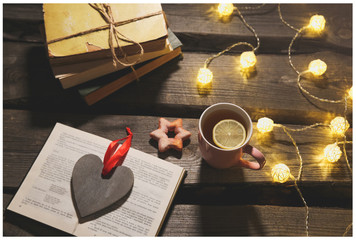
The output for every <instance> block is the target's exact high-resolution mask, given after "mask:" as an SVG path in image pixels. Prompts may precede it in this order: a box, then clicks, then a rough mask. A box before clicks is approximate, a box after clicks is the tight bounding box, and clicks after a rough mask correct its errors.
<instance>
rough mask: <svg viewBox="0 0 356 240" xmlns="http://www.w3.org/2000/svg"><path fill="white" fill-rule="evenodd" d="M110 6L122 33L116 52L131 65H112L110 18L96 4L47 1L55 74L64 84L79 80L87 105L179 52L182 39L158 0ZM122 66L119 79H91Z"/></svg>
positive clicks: (48, 35) (49, 44)
mask: <svg viewBox="0 0 356 240" xmlns="http://www.w3.org/2000/svg"><path fill="white" fill-rule="evenodd" d="M110 8H111V16H112V18H113V19H114V24H115V27H116V29H117V31H118V32H119V33H120V38H119V41H118V44H117V43H116V42H115V41H114V47H115V50H116V51H115V52H116V55H117V57H118V58H119V60H120V62H123V63H133V62H135V65H133V66H132V67H128V66H127V65H126V64H120V63H117V64H116V66H115V65H114V63H113V56H112V53H111V49H110V46H109V35H110V34H111V33H110V31H109V28H110V24H109V23H108V22H107V21H105V19H104V18H103V16H102V15H103V14H102V13H100V12H99V11H97V10H96V9H95V8H94V7H93V6H92V5H90V4H43V11H44V23H45V25H44V35H45V37H46V44H47V48H48V56H49V62H50V65H51V68H52V71H53V74H54V76H55V78H57V79H58V80H59V82H60V83H61V85H62V87H63V88H64V89H67V88H71V87H74V86H77V88H78V89H79V93H80V94H81V95H82V97H83V98H84V100H85V101H86V103H87V104H88V105H92V104H94V103H96V102H98V101H99V100H101V99H103V98H104V97H106V96H108V95H110V94H111V93H113V92H115V91H116V90H118V89H120V88H121V87H123V86H125V85H126V84H128V83H130V82H132V81H134V80H135V79H138V78H140V77H142V76H144V75H145V74H147V73H149V72H151V71H152V70H154V69H156V68H158V67H160V66H161V65H163V64H165V63H167V62H168V61H170V60H172V59H174V58H176V57H178V56H180V55H181V48H180V46H181V45H182V44H181V42H180V41H179V40H178V38H177V37H176V36H175V35H174V34H173V32H172V31H171V30H170V29H169V28H168V26H167V22H166V19H165V16H164V12H163V11H162V7H161V5H160V4H110ZM139 45H141V47H142V49H143V54H142V52H141V51H140V50H141V48H140V46H139ZM138 59H139V61H137V60H138ZM123 69H126V71H127V69H130V70H129V71H128V72H125V73H126V74H124V75H123V74H119V75H120V76H121V77H118V78H117V79H114V80H112V79H111V80H110V81H109V82H108V81H96V82H95V81H92V80H94V79H98V78H100V79H103V76H107V75H108V74H111V73H114V72H118V71H120V70H123ZM89 81H90V82H91V84H88V82H89ZM92 82H94V84H93V83H92Z"/></svg>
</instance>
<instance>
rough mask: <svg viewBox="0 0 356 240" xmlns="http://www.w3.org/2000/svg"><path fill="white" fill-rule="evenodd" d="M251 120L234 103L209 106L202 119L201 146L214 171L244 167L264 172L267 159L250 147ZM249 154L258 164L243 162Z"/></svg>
mask: <svg viewBox="0 0 356 240" xmlns="http://www.w3.org/2000/svg"><path fill="white" fill-rule="evenodd" d="M252 131H253V127H252V121H251V118H250V116H249V115H248V114H247V112H246V111H245V110H243V109H242V108H241V107H239V106H237V105H234V104H232V103H217V104H214V105H212V106H210V107H208V108H207V109H206V110H205V111H204V112H203V113H202V115H201V116H200V119H199V135H198V140H199V147H200V151H201V153H202V157H203V158H204V160H205V161H206V162H207V163H208V164H209V165H211V166H212V167H215V168H229V167H232V166H241V167H246V168H250V169H255V170H257V169H261V168H262V167H263V166H264V164H265V161H266V160H265V157H264V156H263V154H262V153H261V152H260V151H259V150H258V149H256V148H254V147H252V146H251V145H249V141H250V139H251V136H252ZM243 153H247V154H250V155H251V156H253V157H254V158H255V159H256V160H257V162H251V161H247V160H244V159H242V155H243Z"/></svg>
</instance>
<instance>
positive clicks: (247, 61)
mask: <svg viewBox="0 0 356 240" xmlns="http://www.w3.org/2000/svg"><path fill="white" fill-rule="evenodd" d="M256 62H257V58H256V55H255V53H254V52H253V51H246V52H243V53H242V54H241V56H240V64H241V69H242V70H245V71H246V70H250V69H252V68H254V66H255V64H256Z"/></svg>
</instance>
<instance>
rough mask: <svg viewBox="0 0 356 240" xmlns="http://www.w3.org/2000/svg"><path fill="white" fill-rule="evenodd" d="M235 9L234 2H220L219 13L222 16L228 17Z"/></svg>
mask: <svg viewBox="0 0 356 240" xmlns="http://www.w3.org/2000/svg"><path fill="white" fill-rule="evenodd" d="M233 11H234V5H233V4H232V3H220V4H219V5H218V13H219V15H220V17H228V16H230V15H231V14H232V13H233Z"/></svg>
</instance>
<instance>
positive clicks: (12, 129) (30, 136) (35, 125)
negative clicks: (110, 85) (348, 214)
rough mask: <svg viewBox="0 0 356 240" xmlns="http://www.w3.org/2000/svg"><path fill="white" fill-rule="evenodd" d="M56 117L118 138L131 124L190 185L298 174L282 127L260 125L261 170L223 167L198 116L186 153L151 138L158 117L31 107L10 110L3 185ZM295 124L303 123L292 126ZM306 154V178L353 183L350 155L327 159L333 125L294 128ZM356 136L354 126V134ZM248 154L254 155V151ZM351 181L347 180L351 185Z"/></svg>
mask: <svg viewBox="0 0 356 240" xmlns="http://www.w3.org/2000/svg"><path fill="white" fill-rule="evenodd" d="M168 119H170V120H173V119H171V118H168ZM56 122H61V123H64V124H67V125H69V126H72V127H75V128H78V129H81V130H84V131H87V132H90V133H93V134H96V135H99V136H102V137H106V138H108V139H112V140H114V139H118V138H120V137H123V136H126V133H125V127H126V126H129V127H130V128H131V130H132V132H133V133H134V138H133V143H132V146H133V147H134V148H136V149H138V150H141V151H144V152H146V153H149V154H152V155H154V156H157V157H159V158H161V159H163V160H165V161H170V162H172V163H175V164H178V165H180V166H182V167H184V168H185V169H186V170H187V171H188V175H187V177H186V179H185V184H192V185H194V184H200V185H202V186H204V184H210V185H219V184H220V185H223V184H232V185H234V184H237V185H238V184H240V183H263V184H269V185H270V184H272V183H271V176H270V171H271V168H272V167H273V166H274V164H276V163H281V162H282V163H285V164H287V165H288V166H289V167H290V169H291V173H292V174H293V175H294V176H297V175H298V169H299V160H298V158H297V156H296V153H295V149H294V146H293V145H292V143H291V141H290V140H289V138H288V136H287V135H286V134H285V133H284V132H283V130H282V129H281V128H275V130H274V131H273V132H272V134H269V135H267V136H263V135H261V134H259V133H258V132H257V131H256V129H255V134H254V135H253V137H252V139H251V142H250V143H251V144H252V145H254V146H256V147H257V148H259V149H260V150H261V151H262V152H263V153H264V154H265V156H266V158H267V164H266V166H265V168H264V169H263V170H261V171H252V170H247V169H240V168H231V169H226V170H217V169H213V168H211V167H210V166H208V165H207V164H206V163H205V162H204V161H203V159H202V158H201V154H200V150H199V146H198V141H197V132H198V129H197V128H198V120H197V119H184V120H183V126H184V128H186V129H187V130H189V131H191V133H192V137H191V138H190V140H188V141H186V142H185V144H184V148H183V151H182V152H181V153H179V152H176V151H174V150H170V151H167V152H165V153H159V152H158V150H157V142H156V141H154V140H152V139H150V137H149V133H150V132H151V131H153V130H154V129H156V128H157V127H158V118H157V117H144V116H117V115H101V116H97V115H79V114H63V113H43V112H29V111H22V110H4V113H3V126H4V129H3V141H4V144H3V151H4V155H3V157H4V159H3V174H4V175H3V184H4V187H11V188H17V187H19V185H20V183H21V181H22V179H23V178H24V177H25V175H26V174H27V172H28V170H29V169H30V167H31V165H32V163H33V162H34V160H35V159H36V156H37V155H38V153H39V152H40V150H41V148H42V146H43V144H44V143H45V141H46V139H47V137H48V136H49V134H50V132H51V130H52V129H53V126H54V125H55V123H56ZM288 126H290V127H296V128H298V127H301V126H294V125H293V126H291V125H288ZM292 135H293V137H294V138H295V140H296V142H297V143H298V145H299V150H300V152H301V155H302V157H303V161H304V162H303V166H304V167H303V175H302V183H303V184H306V186H307V185H308V184H313V183H314V184H315V183H325V184H327V185H328V184H341V185H343V186H348V187H351V186H350V184H351V179H352V176H351V172H350V171H349V169H348V168H347V166H346V163H345V159H344V158H342V159H340V161H339V162H337V163H335V164H327V163H326V162H325V161H324V160H323V157H322V153H323V149H324V147H325V146H326V145H327V144H330V143H333V142H334V140H333V138H332V136H331V134H330V133H329V130H328V128H317V129H311V130H308V131H306V132H299V133H292ZM348 139H350V140H351V130H350V131H349V134H348ZM347 149H348V159H349V160H350V161H351V159H352V150H351V145H348V146H347ZM245 157H246V159H248V160H252V158H251V157H250V156H248V155H245ZM345 184H346V185H345Z"/></svg>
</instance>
